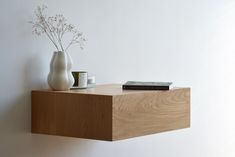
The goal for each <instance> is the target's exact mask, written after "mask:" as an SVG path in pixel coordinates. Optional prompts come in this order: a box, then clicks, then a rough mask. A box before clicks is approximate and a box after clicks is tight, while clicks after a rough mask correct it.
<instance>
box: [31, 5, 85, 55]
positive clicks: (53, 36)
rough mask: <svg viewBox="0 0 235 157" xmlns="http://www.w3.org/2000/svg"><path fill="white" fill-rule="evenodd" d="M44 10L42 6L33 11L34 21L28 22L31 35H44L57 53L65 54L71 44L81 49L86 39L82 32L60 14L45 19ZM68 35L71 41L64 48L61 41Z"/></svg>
mask: <svg viewBox="0 0 235 157" xmlns="http://www.w3.org/2000/svg"><path fill="white" fill-rule="evenodd" d="M45 9H47V6H45V5H42V6H38V7H37V9H36V10H35V15H36V19H35V20H34V21H30V23H31V24H32V28H33V31H32V32H33V34H36V35H38V36H40V35H42V34H45V35H46V36H47V37H48V38H49V39H50V41H51V42H52V43H53V45H54V46H55V47H56V49H57V51H62V52H66V51H67V50H68V48H69V47H70V46H71V45H73V44H78V45H79V46H80V48H81V49H83V47H84V43H85V41H86V39H85V38H84V36H83V34H82V32H81V31H79V30H78V29H77V28H75V26H74V25H72V24H68V23H67V20H66V19H65V17H64V16H63V15H61V14H57V15H55V16H49V17H47V16H46V15H45V14H44V11H45ZM68 33H70V35H71V36H72V39H71V40H70V42H68V44H67V46H65V45H64V41H63V40H62V39H63V37H64V35H65V34H68ZM64 46H65V47H64Z"/></svg>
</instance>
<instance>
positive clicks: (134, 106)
mask: <svg viewBox="0 0 235 157" xmlns="http://www.w3.org/2000/svg"><path fill="white" fill-rule="evenodd" d="M187 127H190V88H175V89H171V90H168V91H147V90H144V91H143V90H122V88H121V85H119V84H109V85H98V86H96V87H95V88H89V89H83V90H70V91H50V90H38V91H32V133H40V134H50V135H59V136H70V137H78V138H86V139H97V140H107V141H115V140H121V139H127V138H131V137H137V136H143V135H148V134H153V133H159V132H164V131H169V130H175V129H181V128H187Z"/></svg>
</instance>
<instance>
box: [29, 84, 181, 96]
mask: <svg viewBox="0 0 235 157" xmlns="http://www.w3.org/2000/svg"><path fill="white" fill-rule="evenodd" d="M177 89H183V88H173V89H171V90H177ZM171 90H170V91H171ZM34 91H40V92H53V93H72V94H91V95H107V96H115V95H126V94H137V93H153V92H165V91H161V90H123V89H122V85H121V84H104V85H96V86H95V87H93V88H87V89H71V90H68V91H53V90H50V89H47V90H34Z"/></svg>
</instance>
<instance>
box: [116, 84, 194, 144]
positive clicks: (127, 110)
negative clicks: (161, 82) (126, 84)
mask: <svg viewBox="0 0 235 157" xmlns="http://www.w3.org/2000/svg"><path fill="white" fill-rule="evenodd" d="M187 127H190V89H187V88H185V89H175V90H171V91H162V92H152V93H138V94H132V95H128V96H127V95H125V96H115V97H114V98H113V136H112V137H113V140H120V139H126V138H130V137H136V136H142V135H148V134H153V133H158V132H163V131H168V130H175V129H181V128H187Z"/></svg>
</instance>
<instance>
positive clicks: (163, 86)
mask: <svg viewBox="0 0 235 157" xmlns="http://www.w3.org/2000/svg"><path fill="white" fill-rule="evenodd" d="M171 85H172V82H139V81H138V82H137V81H127V82H126V83H125V84H123V85H122V89H129V90H169V89H171Z"/></svg>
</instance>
